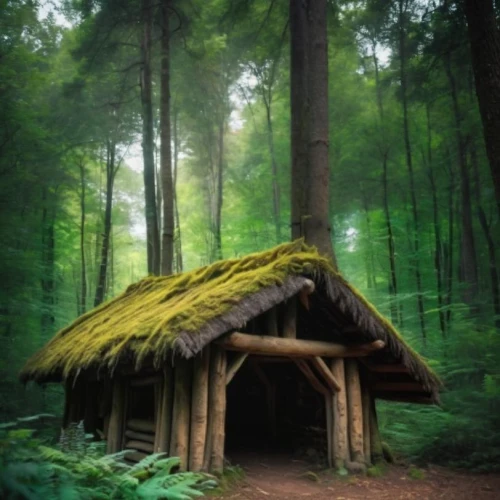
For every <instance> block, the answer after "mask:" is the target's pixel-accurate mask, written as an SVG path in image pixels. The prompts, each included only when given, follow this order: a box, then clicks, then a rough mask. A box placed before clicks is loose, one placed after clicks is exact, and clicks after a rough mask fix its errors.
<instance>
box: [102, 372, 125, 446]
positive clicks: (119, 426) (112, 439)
mask: <svg viewBox="0 0 500 500" xmlns="http://www.w3.org/2000/svg"><path fill="white" fill-rule="evenodd" d="M127 386H128V384H127V383H126V381H125V379H124V378H123V377H116V378H115V379H114V380H113V396H112V402H111V415H110V417H109V424H108V433H107V447H106V451H107V453H117V452H118V451H120V450H121V449H122V443H123V431H124V423H125V414H126V405H127Z"/></svg>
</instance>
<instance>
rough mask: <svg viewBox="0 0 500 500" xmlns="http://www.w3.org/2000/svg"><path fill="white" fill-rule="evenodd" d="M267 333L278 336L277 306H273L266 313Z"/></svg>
mask: <svg viewBox="0 0 500 500" xmlns="http://www.w3.org/2000/svg"><path fill="white" fill-rule="evenodd" d="M264 319H265V325H266V333H267V334H268V335H271V336H272V337H277V336H278V311H277V309H276V306H275V307H271V309H269V310H268V311H266V312H265V313H264Z"/></svg>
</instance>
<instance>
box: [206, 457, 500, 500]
mask: <svg viewBox="0 0 500 500" xmlns="http://www.w3.org/2000/svg"><path fill="white" fill-rule="evenodd" d="M237 458H238V459H237V460H233V463H235V464H239V465H240V466H241V467H242V468H243V470H244V471H245V477H244V479H242V480H241V481H239V482H238V483H237V484H236V485H234V486H233V487H232V488H230V490H229V491H228V492H226V493H225V494H224V495H222V496H219V497H216V498H220V499H225V500H229V499H235V500H254V499H257V498H259V499H269V500H274V499H278V498H279V499H288V498H290V499H299V498H305V499H311V500H361V499H391V500H397V499H418V500H425V499H430V500H433V499H444V500H482V499H491V500H492V499H500V474H471V473H467V472H458V471H454V470H450V469H446V468H443V467H437V466H429V467H427V468H425V469H421V474H420V475H421V476H422V477H421V478H420V479H412V477H411V476H415V475H419V473H420V471H417V473H416V474H415V473H414V474H410V468H409V467H408V466H402V465H394V466H390V467H388V468H387V470H386V471H385V472H384V474H383V476H382V477H377V478H375V477H373V478H369V477H366V476H349V477H345V478H344V477H339V476H333V475H332V473H331V472H329V471H319V470H315V469H314V468H313V467H312V466H311V465H310V464H308V463H307V462H305V461H301V460H292V459H290V458H284V457H282V456H260V457H257V456H252V455H245V456H242V457H237ZM212 498H214V497H212Z"/></svg>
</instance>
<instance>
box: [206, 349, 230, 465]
mask: <svg viewBox="0 0 500 500" xmlns="http://www.w3.org/2000/svg"><path fill="white" fill-rule="evenodd" d="M208 391H209V393H208V401H209V405H208V436H207V442H206V447H205V457H204V460H203V469H204V470H210V471H211V472H222V470H223V468H224V442H225V419H226V352H225V351H224V349H222V348H221V347H219V346H217V345H213V346H211V354H210V376H209V382H208Z"/></svg>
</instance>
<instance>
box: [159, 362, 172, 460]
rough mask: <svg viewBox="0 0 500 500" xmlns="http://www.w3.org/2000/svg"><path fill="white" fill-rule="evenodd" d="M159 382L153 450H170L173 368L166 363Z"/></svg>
mask: <svg viewBox="0 0 500 500" xmlns="http://www.w3.org/2000/svg"><path fill="white" fill-rule="evenodd" d="M162 379H163V380H162V383H161V384H160V388H161V389H160V402H159V408H158V412H157V415H156V428H155V452H156V453H159V452H167V451H169V450H170V435H171V430H172V408H173V404H174V395H173V393H174V390H173V387H174V384H173V368H172V366H171V365H170V364H169V363H168V364H166V365H165V366H164V368H163V377H162Z"/></svg>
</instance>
